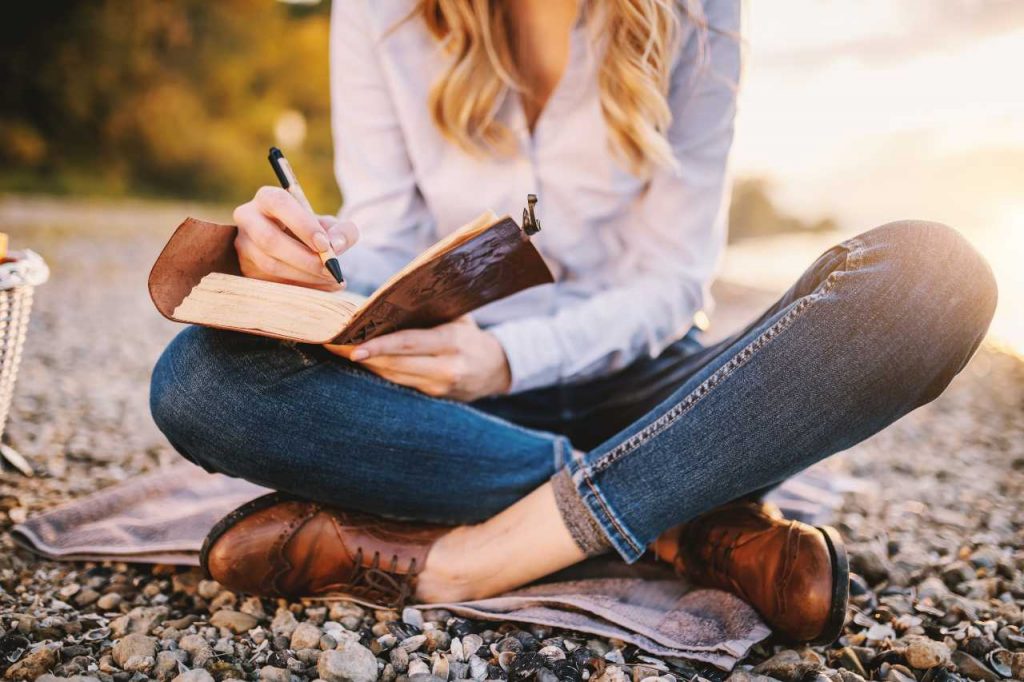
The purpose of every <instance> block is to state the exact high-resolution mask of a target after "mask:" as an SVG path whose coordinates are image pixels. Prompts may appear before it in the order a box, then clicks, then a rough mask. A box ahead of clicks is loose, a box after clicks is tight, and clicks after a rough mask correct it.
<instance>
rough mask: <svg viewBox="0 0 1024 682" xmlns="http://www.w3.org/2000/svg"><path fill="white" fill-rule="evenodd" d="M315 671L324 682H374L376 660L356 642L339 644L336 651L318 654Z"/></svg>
mask: <svg viewBox="0 0 1024 682" xmlns="http://www.w3.org/2000/svg"><path fill="white" fill-rule="evenodd" d="M316 669H317V673H319V675H320V677H321V678H323V679H324V680H325V681H326V682H374V681H375V680H376V679H377V658H376V657H375V656H374V655H373V653H372V652H371V651H370V650H369V649H367V648H366V647H364V646H363V645H362V644H359V643H358V642H349V641H345V642H339V643H338V648H337V649H334V650H333V651H324V652H323V653H322V654H320V660H319V661H318V662H317V667H316Z"/></svg>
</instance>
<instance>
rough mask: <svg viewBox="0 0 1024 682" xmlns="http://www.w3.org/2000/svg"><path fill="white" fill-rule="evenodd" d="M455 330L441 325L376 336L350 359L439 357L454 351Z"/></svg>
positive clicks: (355, 351) (361, 346)
mask: <svg viewBox="0 0 1024 682" xmlns="http://www.w3.org/2000/svg"><path fill="white" fill-rule="evenodd" d="M455 334H456V330H455V329H454V328H453V326H452V325H448V324H443V325H440V326H438V327H434V328H433V329H406V330H404V331H400V332H393V333H391V334H385V335H384V336H378V337H377V338H375V339H371V340H369V341H367V342H366V343H364V344H362V345H360V346H359V347H358V348H356V349H355V350H353V351H352V353H351V356H350V357H351V359H352V360H356V361H364V360H367V359H369V358H376V357H381V356H389V355H440V354H443V353H448V352H451V351H453V350H454V349H455V343H456V338H455Z"/></svg>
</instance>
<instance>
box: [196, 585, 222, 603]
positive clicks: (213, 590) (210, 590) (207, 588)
mask: <svg viewBox="0 0 1024 682" xmlns="http://www.w3.org/2000/svg"><path fill="white" fill-rule="evenodd" d="M223 589H224V588H223V587H221V585H220V583H219V582H217V581H216V580H200V581H199V587H198V588H197V589H196V591H197V592H199V596H200V597H202V598H203V599H206V600H210V599H213V598H214V597H216V596H217V595H218V594H220V593H221V591H222V590H223Z"/></svg>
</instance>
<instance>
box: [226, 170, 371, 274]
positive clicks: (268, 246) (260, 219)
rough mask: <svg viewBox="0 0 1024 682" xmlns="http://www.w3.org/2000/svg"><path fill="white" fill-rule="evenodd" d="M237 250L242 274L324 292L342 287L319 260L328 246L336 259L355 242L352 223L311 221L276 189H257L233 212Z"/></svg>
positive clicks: (356, 233) (320, 218)
mask: <svg viewBox="0 0 1024 682" xmlns="http://www.w3.org/2000/svg"><path fill="white" fill-rule="evenodd" d="M234 220H235V223H236V224H237V225H238V236H237V237H235V251H237V252H238V263H239V265H240V266H241V269H242V274H243V275H245V276H246V277H253V278H255V279H265V280H269V281H271V282H284V283H286V284H298V285H300V286H305V287H311V288H314V289H324V290H326V291H337V290H339V289H341V288H343V287H344V285H341V284H338V283H337V282H335V281H334V278H333V277H331V274H330V273H329V272H327V268H325V267H324V264H323V263H322V262H321V261H320V256H319V255H318V254H319V253H320V252H321V251H325V250H326V248H327V244H328V243H330V245H331V246H333V247H334V252H335V253H336V254H338V255H339V256H340V255H341V254H342V252H344V251H346V250H348V249H349V248H351V247H352V245H353V244H355V243H356V241H357V240H358V239H359V229H358V228H357V227H356V226H355V223H351V222H345V223H342V222H340V221H339V220H338V219H337V218H335V217H334V216H315V215H313V214H312V213H310V212H309V211H307V210H306V209H305V208H304V207H303V206H302V205H301V204H300V203H299V202H298V201H297V200H296V199H295V197H293V196H292V195H291V194H288V192H286V191H285V190H283V189H281V188H280V187H261V188H260V189H259V190H258V191H257V192H256V196H254V197H253V199H252V201H249V202H246V203H244V204H242V205H241V206H239V207H238V208H236V209H235V212H234Z"/></svg>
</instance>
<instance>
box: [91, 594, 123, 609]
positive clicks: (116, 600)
mask: <svg viewBox="0 0 1024 682" xmlns="http://www.w3.org/2000/svg"><path fill="white" fill-rule="evenodd" d="M120 605H121V595H119V594H118V593H117V592H110V593H108V594H105V595H103V596H102V597H100V598H99V599H97V600H96V608H97V609H99V610H100V611H113V610H114V609H116V608H117V607H118V606H120Z"/></svg>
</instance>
